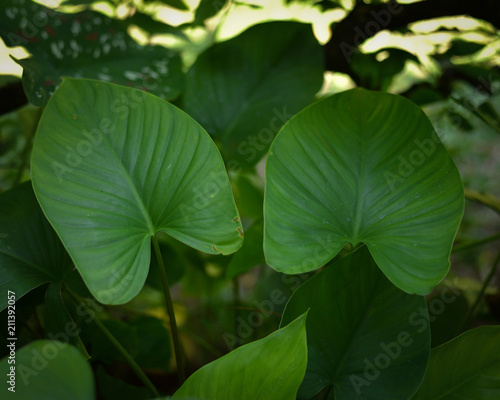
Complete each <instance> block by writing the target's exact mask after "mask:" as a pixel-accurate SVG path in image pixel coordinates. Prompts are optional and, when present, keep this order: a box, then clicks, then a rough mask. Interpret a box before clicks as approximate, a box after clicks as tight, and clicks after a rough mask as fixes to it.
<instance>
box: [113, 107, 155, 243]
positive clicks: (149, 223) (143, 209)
mask: <svg viewBox="0 0 500 400" xmlns="http://www.w3.org/2000/svg"><path fill="white" fill-rule="evenodd" d="M130 114H131V113H130V112H129V113H128V115H127V124H126V128H127V129H126V132H128V127H129V125H130V124H129V121H128V120H129V118H130ZM103 140H105V141H106V144H107V145H108V147H109V148H110V150H111V151H110V152H111V154H112V155H113V156H114V157H115V159H116V161H117V163H118V165H119V167H120V169H121V170H122V172H123V175H124V176H125V180H126V182H127V183H128V184H129V186H130V189H131V191H132V195H133V196H134V199H135V200H136V203H137V205H138V207H139V209H140V211H141V212H142V215H143V217H144V220H145V222H146V224H147V227H148V229H149V234H150V235H151V236H154V235H155V233H156V232H155V229H154V225H153V221H152V220H151V217H150V215H149V213H148V210H147V209H146V205H145V204H144V202H143V200H142V198H141V196H140V195H139V192H138V191H137V188H136V187H135V185H134V182H133V181H132V178H131V176H130V175H129V173H128V171H127V169H126V168H125V165H124V164H123V162H122V160H121V158H120V157H119V155H118V153H117V152H116V151H115V149H114V147H113V146H112V145H111V143H110V141H109V139H108V136H107V135H103ZM126 142H127V137H126V136H125V140H124V144H125V143H126Z"/></svg>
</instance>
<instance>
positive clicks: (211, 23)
mask: <svg viewBox="0 0 500 400" xmlns="http://www.w3.org/2000/svg"><path fill="white" fill-rule="evenodd" d="M7 3H8V4H7V6H5V9H4V11H3V14H1V13H0V14H1V18H3V20H2V21H4V22H8V23H9V24H11V25H9V26H7V25H8V24H4V25H3V28H1V29H0V36H1V37H2V39H3V41H0V74H1V75H0V191H5V190H7V189H9V188H11V187H13V186H16V185H18V184H20V183H21V182H23V181H26V180H29V168H30V165H29V164H30V162H29V160H30V152H31V145H32V140H33V137H34V135H35V132H36V127H37V123H38V120H39V118H40V116H41V113H42V110H43V109H42V108H41V107H40V105H43V102H42V103H39V104H37V105H33V104H30V102H29V101H28V99H30V100H32V101H31V103H35V104H36V103H37V101H36V98H37V95H36V93H43V96H47V97H46V98H48V97H49V96H50V94H51V90H52V91H53V87H55V86H57V84H58V77H60V76H62V75H69V76H76V77H78V76H83V77H92V78H96V79H105V80H112V81H115V82H117V83H122V84H128V85H130V86H134V87H138V88H142V89H145V90H148V87H147V84H146V83H151V82H152V83H154V88H155V90H157V91H156V92H155V90H152V91H153V93H155V94H158V95H160V96H162V97H164V98H166V99H168V100H169V101H172V102H173V103H174V104H176V105H178V106H180V107H181V108H184V107H186V108H187V109H189V106H188V103H189V102H188V99H187V97H189V96H193V93H192V91H193V90H195V89H196V88H195V89H193V87H191V88H190V89H189V90H187V89H186V87H189V85H191V84H193V82H186V79H194V78H193V77H192V76H196V75H193V74H195V73H194V72H193V71H194V68H195V67H197V64H196V62H197V60H198V58H199V56H200V55H201V54H203V53H204V52H211V51H215V50H212V49H213V48H214V47H213V46H215V45H217V44H218V43H224V42H227V41H230V40H232V39H235V38H236V39H237V38H238V36H239V35H241V34H242V32H245V31H246V30H247V29H248V28H250V27H252V26H254V25H256V24H260V23H262V22H268V21H284V20H286V21H290V20H293V21H301V22H304V23H306V24H311V26H312V32H313V33H314V36H315V38H316V40H317V42H318V49H320V52H321V58H320V60H322V61H321V70H320V73H321V74H322V75H323V84H322V86H321V87H318V88H316V89H314V91H313V93H314V92H316V94H315V96H312V97H311V98H310V99H306V100H303V103H300V104H301V105H302V106H305V105H307V104H308V103H310V102H312V101H314V100H315V99H318V98H321V97H324V96H328V95H329V94H333V93H337V92H340V91H344V90H347V89H349V88H353V87H356V86H362V87H365V88H368V89H373V90H381V91H388V92H391V93H396V94H400V95H402V96H405V97H407V98H409V99H410V100H412V101H413V102H415V103H416V104H417V105H419V106H421V107H422V108H423V110H424V111H425V113H426V114H427V115H428V117H429V118H430V119H431V121H432V123H433V124H434V127H435V129H436V131H437V132H438V134H439V136H440V138H441V140H442V141H443V142H444V144H445V145H446V147H447V149H448V150H449V152H450V154H451V155H452V157H453V159H454V161H455V163H456V164H457V166H458V168H459V170H460V173H461V175H462V179H463V182H464V186H465V188H466V196H467V199H468V201H467V202H466V210H465V216H464V219H463V222H462V225H461V227H460V230H459V232H458V234H457V238H456V243H455V248H454V251H453V253H452V267H451V270H450V273H449V275H448V276H447V278H446V279H445V280H444V281H443V282H442V284H441V285H439V286H438V287H437V288H436V290H435V291H434V292H433V293H432V294H430V295H429V296H428V302H429V304H431V302H432V301H433V300H434V299H438V300H439V298H440V297H439V296H440V293H441V292H442V291H443V290H444V289H445V288H447V289H450V290H453V293H455V294H456V296H455V298H456V301H453V302H452V303H451V304H449V305H447V306H446V307H444V308H443V309H442V310H441V308H439V309H438V308H436V309H435V310H434V311H433V309H432V308H430V313H431V316H432V315H434V316H435V319H434V321H432V335H433V346H435V345H438V344H440V343H442V342H444V341H446V340H448V339H450V338H451V337H453V336H455V335H456V334H458V333H460V332H461V331H462V330H463V329H464V328H466V327H471V326H478V325H481V324H498V323H499V322H500V274H499V272H498V271H497V272H495V268H496V265H497V264H498V257H499V250H500V216H499V214H500V184H499V182H500V140H499V139H500V137H499V134H500V117H499V115H500V68H499V66H500V36H499V29H500V13H498V9H497V4H496V2H495V1H489V0H477V1H474V2H472V1H463V0H456V1H450V0H424V1H411V0H405V1H399V2H398V3H393V2H387V1H381V0H380V1H375V0H372V1H368V0H365V1H362V0H358V1H354V0H338V1H333V0H241V1H231V0H201V1H199V0H98V1H94V0H62V1H61V0H45V1H38V2H37V3H31V2H29V1H27V2H26V4H30V5H31V4H35V6H36V7H42V6H47V7H49V10H57V12H60V13H65V14H66V16H64V15H65V14H57V16H55V15H56V14H50V12H49V14H48V15H49V17H48V18H49V19H48V21H49V22H48V25H47V24H45V25H43V24H40V25H35V28H37V27H38V28H37V29H38V31H40V35H41V36H40V35H38V33H37V32H35V33H36V34H33V35H31V34H30V32H29V30H27V27H26V26H24V27H23V26H18V27H17V28H16V27H15V24H16V23H19V19H17V17H16V16H15V15H14V14H15V13H14V14H12V15H13V17H12V18H10V17H9V12H11V13H12V12H14V11H12V10H14V9H15V8H16V7H17V8H19V9H20V8H21V7H20V6H19V4H18V2H17V1H15V0H7ZM26 7H27V6H26ZM9 10H10V11H9ZM37 10H42V8H39V9H37ZM85 13H87V14H85ZM89 13H90V14H89ZM16 15H17V14H16ZM61 15H63V16H64V18H68V21H74V20H75V18H77V19H78V18H80V19H81V17H82V16H85V15H87V16H89V15H90V16H95V15H99V16H102V22H100V23H99V26H97V25H95V26H94V25H91V26H88V27H85V26H84V25H82V26H83V27H84V28H83V29H87V30H88V32H87V31H86V32H87V33H86V36H85V40H86V41H87V42H91V41H92V40H96V37H94V36H93V35H94V33H95V32H101V31H99V29H102V26H107V27H110V28H109V29H108V28H106V29H108V31H107V32H111V36H110V39H109V40H113V39H112V38H116V31H120V30H121V31H123V34H124V36H123V37H122V40H123V43H125V44H124V45H123V46H126V47H121V46H122V44H121V42H120V43H117V44H116V43H111V44H110V46H111V47H112V46H115V45H116V47H117V49H118V50H117V52H116V53H113V51H112V50H110V52H109V54H107V55H104V52H103V54H102V55H101V54H100V55H99V56H98V57H96V59H95V60H93V61H92V60H91V61H89V60H88V59H87V58H86V57H87V56H86V54H84V53H85V51H86V50H85V49H88V48H90V47H85V46H86V45H85V44H82V46H83V49H84V50H85V51H84V50H82V54H81V55H77V56H74V57H73V56H71V55H66V54H65V53H64V52H63V53H62V54H61V57H57V52H58V51H57V46H59V45H60V44H58V42H57V40H59V38H57V39H53V40H52V33H54V32H55V34H57V33H58V32H62V31H61V29H63V28H61V27H58V26H56V25H51V23H50V21H51V19H50V18H52V19H53V20H56V19H57V18H59V19H61ZM100 18H101V17H100ZM89 23H90V24H92V23H91V22H89ZM12 24H14V25H12ZM0 25H1V24H0ZM63 25H64V24H63ZM58 29H59V30H58ZM68 29H69V28H66V31H67V32H66V31H65V32H66V33H64V32H62V34H63V35H64V34H66V35H69V34H70V33H69V30H68ZM111 30H113V31H111ZM13 32H15V34H16V36H9V34H11V33H13ZM43 32H45V34H43ZM102 32H104V31H102ZM102 32H101V33H102ZM113 35H114V36H113ZM276 35H278V36H279V35H280V33H276ZM75 37H78V36H77V34H75ZM101 37H102V36H101ZM268 39H269V41H273V40H275V39H276V38H274V37H269V38H268ZM51 40H52V41H51ZM62 40H63V41H64V40H69V39H68V37H63V38H62ZM106 40H107V39H103V41H101V42H98V43H95V44H92V43H91V44H92V46H93V47H91V51H89V52H88V53H89V54H91V52H93V51H95V49H103V48H104V47H105V46H106V45H107V44H108V43H107V42H106ZM293 40H296V41H298V39H293ZM293 40H292V42H289V43H288V45H289V46H290V51H291V52H292V53H293V52H294V51H295V50H296V49H297V48H298V46H300V45H299V44H298V43H294V41H293ZM233 43H238V42H233ZM241 43H243V41H242V42H241ZM54 46H55V47H56V49H54ZM68 46H71V41H68V42H67V43H66V48H68ZM89 46H90V45H89ZM59 49H60V50H61V51H62V49H64V44H63V45H61V46H60V47H59ZM245 50H246V49H245V48H243V49H241V51H242V52H243V53H244V52H245ZM231 51H232V52H233V53H228V54H226V56H227V57H228V60H229V61H228V63H230V62H231V60H232V57H235V58H236V57H238V56H237V55H236V54H235V53H234V52H235V50H234V46H233V49H232V50H231ZM208 54H210V53H208ZM31 56H32V57H31ZM250 56H251V55H250ZM30 57H31V58H30ZM54 57H55V58H54ZM71 57H73V58H75V57H76V58H75V59H76V61H74V60H71ZM78 57H80V58H78ZM127 57H128V58H127ZM165 57H168V62H169V63H170V64H168V68H164V69H163V70H162V69H161V68H160V67H161V66H162V65H164V64H162V63H163V62H164V59H165ZM207 57H208V56H207ZM283 57H285V56H283ZM276 59H277V60H280V57H276ZM15 60H18V63H16V61H15ZM26 60H27V61H26ZM40 60H43V62H41V61H40ZM134 60H135V61H134ZM243 60H244V58H243ZM117 62H118V63H117ZM134 62H135V63H136V64H137V68H138V70H137V71H136V72H135V75H134V74H129V75H130V76H128V77H127V79H126V80H125V81H122V80H120V79H121V78H120V79H119V78H117V77H116V76H115V75H114V72H113V71H115V72H116V71H117V70H118V71H120V70H125V69H133V66H131V65H132V64H133V63H134ZM289 62H290V63H298V62H299V61H297V60H295V59H290V61H289ZM155 63H156V64H155ZM21 65H22V66H21ZM134 65H135V64H134ZM200 65H201V64H200ZM152 66H156V69H154V68H152ZM23 67H24V76H23ZM84 67H85V68H84ZM147 67H151V68H150V69H149V70H148V69H147ZM288 67H290V70H291V71H292V70H293V68H292V67H293V65H288V64H286V65H281V66H280V68H283V69H285V68H288ZM96 68H101V69H99V70H97V69H96ZM200 68H201V66H198V69H200ZM287 71H288V69H287ZM129 72H131V71H129ZM316 72H317V71H316ZM316 72H315V73H316ZM249 73H252V70H250V72H249ZM287 73H288V72H287ZM297 73H299V72H294V74H297ZM99 74H100V75H99ZM290 74H291V72H290ZM299 74H303V75H302V77H300V76H299V77H298V78H297V77H296V76H295V75H294V76H295V78H294V79H295V80H293V79H291V80H290V81H289V82H288V81H286V82H285V83H286V84H289V85H291V86H290V88H291V90H290V93H293V91H294V88H295V87H297V90H303V89H302V87H301V86H300V82H302V81H304V79H306V74H307V71H305V72H300V73H299ZM49 75H50V77H49V78H47V76H49ZM186 76H187V78H186ZM290 76H291V75H290ZM54 77H55V78H54ZM137 77H139V78H140V79H136V78H137ZM279 79H280V74H276V75H275V77H274V80H275V81H276V80H279ZM281 79H283V80H285V79H289V75H286V74H285V73H283V76H281ZM139 81H140V82H142V83H140V82H139ZM281 83H283V82H281ZM262 85H264V86H265V85H268V87H265V88H264V89H266V90H268V91H269V92H272V91H275V90H276V89H275V88H276V87H280V86H276V84H275V83H273V82H272V81H270V82H267V83H263V84H262ZM262 85H261V86H262ZM191 86H192V85H191ZM167 87H168V88H170V89H172V91H170V92H169V94H168V93H167V92H166V91H165V88H167ZM202 87H203V81H201V89H200V88H198V89H196V90H198V91H200V90H201V91H202ZM51 88H52V89H51ZM308 88H309V86H308ZM236 89H237V88H236ZM196 90H195V92H194V96H197V95H198V93H199V92H196ZM304 90H305V89H304ZM37 91H38V92H37ZM190 91H191V94H190ZM166 93H167V94H166ZM185 93H186V96H184V94H185ZM200 96H201V93H200ZM44 98H45V97H44ZM33 99H35V101H33ZM243 100H245V99H243ZM219 101H220V102H222V103H223V105H224V99H219ZM277 101H278V104H279V99H278V100H277ZM227 106H228V107H229V106H230V104H227ZM297 107H299V106H298V105H297ZM300 108H301V107H299V109H300ZM198 111H199V113H201V114H203V112H204V109H200V110H198ZM265 111H269V110H265ZM296 111H298V110H295V111H294V112H296ZM256 114H257V111H256ZM200 118H201V117H200ZM266 118H267V117H266ZM267 121H269V119H267ZM282 122H284V121H282ZM259 123H260V121H259ZM268 125H269V123H268ZM261 128H268V126H267V125H266V126H261ZM257 131H258V130H257ZM257 131H255V134H257ZM276 132H277V131H276ZM276 132H273V133H274V134H275V133H276ZM209 133H211V134H213V135H214V139H215V140H216V142H217V143H218V145H219V146H220V147H221V151H222V153H223V155H225V154H226V153H225V151H226V150H227V149H226V148H225V146H228V144H227V143H226V142H225V141H224V139H221V140H219V139H218V138H219V137H218V133H217V132H210V131H209ZM269 144H270V142H267V143H264V144H257V145H256V146H264V147H263V150H262V151H263V153H264V152H265V151H266V150H267V147H268V146H269ZM266 145H267V147H266ZM263 153H262V154H263ZM227 154H232V153H231V152H229V153H227ZM229 157H230V156H228V158H226V159H225V161H226V162H227V167H228V171H229V176H230V179H231V182H232V185H233V190H234V193H235V198H236V202H237V205H238V208H239V210H240V214H241V216H242V221H243V224H244V228H245V244H244V246H243V248H242V249H241V250H240V251H239V252H237V253H236V254H234V255H232V256H230V257H222V256H211V255H206V254H202V253H200V252H197V251H195V250H193V249H191V248H188V247H187V246H185V245H183V244H181V243H178V242H176V241H174V240H172V239H171V238H168V237H166V236H165V237H164V238H163V241H162V246H163V248H162V251H163V252H164V258H165V259H166V260H168V261H167V266H166V268H167V271H168V274H169V279H170V281H171V282H172V283H176V285H175V286H174V292H173V295H174V300H175V311H176V315H178V324H179V325H180V331H181V336H182V341H183V344H184V348H185V352H186V355H187V357H188V360H189V363H188V367H189V370H190V371H193V370H195V369H197V368H199V367H200V366H201V365H204V364H206V363H207V362H209V361H211V360H213V359H215V358H217V357H220V356H221V355H223V354H225V353H227V352H228V351H229V350H231V349H233V348H234V347H236V346H238V345H241V344H243V343H248V342H250V341H253V340H255V339H258V338H261V337H264V336H265V335H266V334H268V333H270V332H271V331H273V330H275V329H276V328H277V327H278V324H279V321H280V315H281V313H282V311H283V308H284V305H285V304H286V300H287V298H288V297H289V296H290V294H291V293H292V291H293V290H295V289H296V288H297V287H298V285H299V284H300V283H302V282H303V281H304V280H306V279H307V278H308V276H285V275H281V274H278V273H277V272H275V271H273V270H271V269H270V268H268V267H267V266H266V265H265V261H264V256H263V253H262V223H263V221H262V201H263V187H264V183H263V175H264V173H263V168H264V161H265V160H264V159H265V157H262V159H260V156H259V159H255V160H253V161H252V162H251V163H250V164H245V163H242V162H241V160H238V159H237V158H236V159H235V160H230V159H229ZM230 161H236V162H230ZM1 212H2V213H8V212H9V210H1ZM1 235H2V232H1V227H0V240H1V239H2V236H1ZM153 262H156V261H155V260H153ZM155 271H156V268H151V273H150V276H149V277H148V281H147V284H146V286H145V287H144V289H143V291H142V292H141V293H140V295H139V296H137V297H136V298H135V299H134V300H132V301H131V302H130V303H128V304H125V305H122V306H98V307H96V312H97V313H98V314H99V315H100V316H101V317H102V319H104V320H105V321H106V326H107V327H108V329H109V330H110V331H112V332H113V333H114V334H115V335H116V337H117V338H119V339H120V340H121V341H122V342H123V343H125V344H126V347H128V348H130V349H134V352H135V353H134V355H135V356H136V358H137V360H138V362H139V364H141V366H142V367H143V368H145V370H146V371H147V373H148V375H149V376H150V377H151V378H152V380H153V381H154V383H155V384H157V385H158V387H159V388H160V389H162V390H163V391H165V392H172V387H173V386H172V385H175V374H174V373H173V372H172V370H173V368H175V366H174V365H170V364H168V363H167V364H165V362H164V358H165V357H168V355H169V354H170V347H169V346H164V347H163V348H160V347H158V346H153V344H154V343H157V342H158V343H159V342H161V340H162V338H163V339H164V338H165V337H166V336H167V335H168V332H167V329H168V328H167V327H168V324H167V321H168V317H167V316H166V314H165V311H164V309H163V306H162V297H161V296H162V294H161V291H160V289H161V287H160V286H159V279H158V277H157V276H154V272H155ZM492 271H493V272H492ZM482 292H484V296H482V294H483V293H482ZM44 293H45V291H44V289H43V287H40V288H38V289H36V290H34V291H32V292H30V293H29V294H27V295H26V296H24V297H22V298H21V299H20V300H19V302H18V321H21V320H22V321H23V324H22V325H21V326H19V327H18V331H19V332H21V333H20V334H19V341H20V342H21V343H19V344H18V346H19V347H20V346H21V345H22V344H23V343H28V342H30V341H31V340H34V339H36V338H41V337H43V336H44V335H45V333H44V317H43V315H44V313H43V308H44V304H43V303H44V298H43V297H44ZM476 303H477V304H476ZM435 304H438V303H435ZM145 326H147V327H148V328H147V329H146V331H147V338H146V333H145V328H144V327H145ZM81 337H82V341H83V343H84V344H85V345H86V347H87V348H88V349H91V350H93V352H94V357H93V358H92V363H93V366H94V368H95V371H96V376H97V387H98V388H99V396H100V398H102V399H110V398H114V397H113V396H114V395H116V393H121V394H122V397H120V398H123V399H129V398H130V399H141V398H147V396H148V393H147V391H146V390H145V389H143V388H140V387H136V386H135V385H137V384H138V382H137V381H136V378H135V377H134V376H133V374H132V373H131V371H130V370H129V369H128V367H127V366H126V364H125V363H124V362H123V360H121V359H120V358H119V357H118V356H116V354H113V353H112V352H111V351H110V350H109V348H107V347H106V345H105V344H103V343H102V341H103V340H104V339H102V338H100V337H99V335H97V334H95V332H93V330H92V329H88V330H83V331H82V333H81ZM0 348H1V349H3V350H1V351H2V352H4V351H5V349H6V347H5V346H1V347H0ZM3 355H4V354H2V355H1V356H3ZM111 387H112V388H113V389H112V390H111V389H109V388H111ZM106 388H108V389H106Z"/></svg>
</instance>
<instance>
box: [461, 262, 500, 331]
mask: <svg viewBox="0 0 500 400" xmlns="http://www.w3.org/2000/svg"><path fill="white" fill-rule="evenodd" d="M498 264H500V252H498V254H497V256H496V258H495V261H493V264H492V266H491V270H490V272H489V273H488V276H487V277H486V279H485V280H484V282H483V286H482V287H481V290H480V291H479V293H478V295H477V297H476V301H475V302H474V304H473V305H472V307H471V308H470V309H469V312H468V313H467V315H466V316H465V318H464V322H463V324H462V327H461V329H462V330H463V329H465V328H467V326H468V325H469V323H471V322H472V318H473V317H474V315H475V313H476V309H477V307H478V305H479V302H480V301H481V299H482V298H483V296H484V292H486V288H487V287H488V285H489V284H490V282H491V280H492V279H493V277H494V276H495V272H496V270H497V267H498Z"/></svg>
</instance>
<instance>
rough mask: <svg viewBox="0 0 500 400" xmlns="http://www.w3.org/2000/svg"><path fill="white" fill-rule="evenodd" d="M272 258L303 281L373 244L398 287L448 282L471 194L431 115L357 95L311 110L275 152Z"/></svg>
mask: <svg viewBox="0 0 500 400" xmlns="http://www.w3.org/2000/svg"><path fill="white" fill-rule="evenodd" d="M264 202H265V204H264V221H265V228H264V253H265V255H266V260H267V262H268V264H269V265H270V266H271V267H273V268H275V269H276V270H278V271H280V272H285V273H289V274H294V273H301V272H306V271H310V270H313V269H316V268H318V267H320V266H322V265H324V264H325V263H327V262H328V261H329V260H331V259H332V258H333V257H334V256H335V255H336V254H337V253H338V252H339V251H340V250H341V249H342V247H343V246H344V245H345V244H347V243H351V244H353V245H357V244H359V243H365V244H366V245H367V247H368V249H369V250H370V253H371V254H372V256H373V258H374V259H375V261H376V263H377V265H378V266H379V267H380V268H381V269H382V271H383V272H384V274H385V275H386V276H387V277H388V278H389V280H391V281H392V282H393V283H394V284H395V285H396V286H398V287H399V288H401V289H403V290H404V291H406V292H408V293H418V294H426V293H428V292H430V290H431V289H432V288H433V287H434V286H435V285H436V284H437V283H438V282H439V281H440V280H441V279H442V278H443V277H444V276H445V275H446V273H447V271H448V268H449V254H450V251H451V245H452V242H453V239H454V237H455V234H456V230H457V228H458V225H459V223H460V220H461V217H462V214H463V207H464V192H463V186H462V182H461V179H460V175H459V173H458V170H457V168H456V166H455V164H454V163H453V161H452V159H451V158H450V156H449V155H448V153H447V151H446V149H445V148H444V146H443V145H442V143H441V142H440V140H439V138H438V137H437V135H436V132H435V131H434V129H433V127H432V125H431V123H430V122H429V120H428V119H427V117H426V116H425V115H424V114H423V112H422V111H421V110H420V109H419V108H418V107H417V106H415V105H414V104H413V103H411V102H410V101H408V100H405V99H403V98H401V97H398V96H395V95H391V94H386V93H376V92H370V91H366V90H363V89H353V90H350V91H347V92H344V93H340V94H337V95H334V96H331V97H329V98H326V99H324V100H322V101H319V102H317V103H315V104H313V105H312V106H310V107H308V108H306V109H305V110H303V111H302V112H301V113H300V114H298V115H297V116H296V117H295V118H293V119H292V120H291V121H289V123H287V124H286V125H285V126H284V127H283V129H282V130H281V131H280V133H279V134H278V136H277V137H276V139H275V141H274V143H273V145H272V146H271V149H270V152H269V157H268V160H267V166H266V192H265V200H264Z"/></svg>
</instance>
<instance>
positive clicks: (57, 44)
mask: <svg viewBox="0 0 500 400" xmlns="http://www.w3.org/2000/svg"><path fill="white" fill-rule="evenodd" d="M6 3H7V4H5V5H4V7H2V8H1V9H0V36H1V37H2V38H3V39H4V41H5V43H6V44H7V45H8V46H23V47H25V48H26V49H27V50H28V51H29V52H30V53H31V54H32V57H30V58H26V59H23V60H17V61H18V63H19V64H20V65H21V66H22V67H23V84H24V88H25V91H26V94H27V96H28V98H29V100H30V102H31V103H33V104H35V105H39V106H45V104H46V103H47V101H48V99H49V97H50V96H51V95H52V93H53V92H54V90H55V88H56V87H57V86H58V85H59V83H60V79H61V77H63V76H72V77H76V78H81V77H86V78H94V79H99V80H103V81H111V82H115V83H119V84H123V85H128V86H133V87H135V88H138V89H143V90H146V91H150V92H152V93H154V94H156V95H157V96H159V97H161V98H163V99H167V100H171V99H174V98H176V97H177V96H178V95H179V93H180V91H181V88H182V85H183V74H182V72H181V60H180V57H179V56H178V55H177V54H175V53H173V52H172V51H170V50H167V49H165V48H164V47H161V46H141V45H139V44H138V43H137V42H135V41H134V40H133V39H132V38H131V37H130V36H128V34H127V32H126V30H125V29H124V27H123V22H122V21H118V20H113V19H110V18H109V17H107V16H105V15H103V14H100V13H98V12H94V11H84V12H80V13H76V14H64V13H60V12H56V11H54V10H52V9H50V8H47V7H43V6H41V5H40V4H38V3H35V2H31V1H28V0H6ZM28 5H29V6H28ZM35 22H36V24H35Z"/></svg>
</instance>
